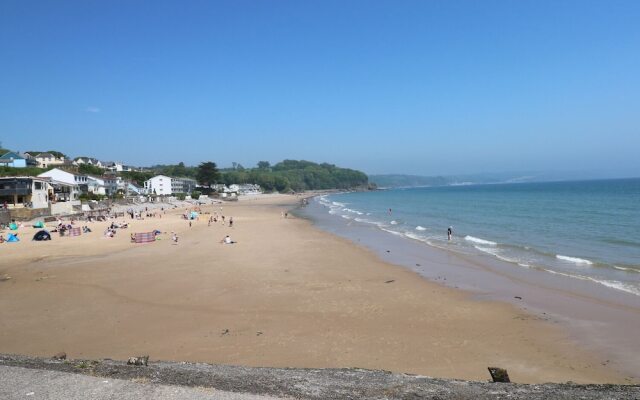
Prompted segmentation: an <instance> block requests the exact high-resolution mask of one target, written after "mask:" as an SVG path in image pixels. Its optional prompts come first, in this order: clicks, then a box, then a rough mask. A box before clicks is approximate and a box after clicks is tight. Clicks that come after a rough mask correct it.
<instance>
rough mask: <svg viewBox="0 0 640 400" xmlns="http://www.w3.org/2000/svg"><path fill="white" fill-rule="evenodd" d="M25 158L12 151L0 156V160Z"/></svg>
mask: <svg viewBox="0 0 640 400" xmlns="http://www.w3.org/2000/svg"><path fill="white" fill-rule="evenodd" d="M24 159H25V158H24V157H23V156H21V155H20V154H18V153H16V152H14V151H8V152H6V153H4V154H3V155H1V156H0V160H24Z"/></svg>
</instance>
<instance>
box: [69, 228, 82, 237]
mask: <svg viewBox="0 0 640 400" xmlns="http://www.w3.org/2000/svg"><path fill="white" fill-rule="evenodd" d="M80 235H82V228H71V229H69V236H80Z"/></svg>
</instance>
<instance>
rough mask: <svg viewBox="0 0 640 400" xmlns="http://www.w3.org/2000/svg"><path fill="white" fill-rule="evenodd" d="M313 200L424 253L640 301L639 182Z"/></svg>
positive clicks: (440, 189) (382, 192) (421, 190)
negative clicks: (534, 272) (502, 265)
mask: <svg viewBox="0 0 640 400" xmlns="http://www.w3.org/2000/svg"><path fill="white" fill-rule="evenodd" d="M316 201H317V202H319V204H321V205H322V206H323V207H324V208H325V209H326V211H327V212H329V213H331V214H334V215H337V216H340V217H342V218H343V219H344V220H345V221H349V223H362V224H372V225H374V226H376V227H377V228H379V229H380V230H382V231H385V232H387V233H388V234H390V235H396V236H402V237H404V238H406V239H407V240H414V241H418V242H420V243H422V244H424V245H427V246H434V247H439V248H443V249H447V250H449V251H454V252H459V253H464V254H481V255H484V256H488V257H495V258H497V259H500V260H502V261H504V262H507V263H510V264H511V265H513V267H514V268H535V269H538V270H542V271H545V272H547V273H549V274H559V275H563V276H567V277H570V278H573V279H581V280H586V281H592V282H595V283H597V284H599V285H603V286H605V287H608V288H610V290H617V291H623V292H627V293H631V294H634V295H637V296H640V179H618V180H599V181H581V182H551V183H520V184H499V185H468V186H447V187H428V188H411V189H392V190H380V191H373V192H355V193H341V194H334V195H327V196H322V197H319V198H317V199H316ZM448 227H451V228H452V230H453V238H452V240H451V241H448V240H447V228H448Z"/></svg>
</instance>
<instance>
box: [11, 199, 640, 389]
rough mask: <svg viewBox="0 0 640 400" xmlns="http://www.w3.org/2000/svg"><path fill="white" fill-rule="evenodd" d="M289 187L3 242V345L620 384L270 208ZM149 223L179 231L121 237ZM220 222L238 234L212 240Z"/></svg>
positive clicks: (524, 320)
mask: <svg viewBox="0 0 640 400" xmlns="http://www.w3.org/2000/svg"><path fill="white" fill-rule="evenodd" d="M300 199H301V197H300V196H295V197H293V196H286V195H283V196H271V197H269V198H259V197H258V198H252V199H247V200H246V201H240V202H236V203H233V204H231V203H230V204H223V205H222V207H224V213H225V214H227V215H228V216H233V217H234V222H235V224H234V227H233V228H232V229H229V228H228V227H226V226H225V227H222V226H221V225H220V224H218V225H216V226H211V227H208V226H207V222H206V220H205V219H201V220H200V221H197V222H194V226H193V227H192V228H190V227H188V225H187V223H186V221H184V220H181V219H180V217H179V214H180V213H181V212H183V211H184V210H182V209H176V210H171V211H170V212H168V213H167V214H166V215H163V217H162V218H157V219H147V220H144V221H132V222H131V225H132V226H131V227H130V228H129V229H131V230H129V231H126V232H125V233H124V234H123V235H121V234H120V233H118V235H116V238H114V239H113V240H110V239H104V238H101V237H100V234H99V233H98V234H97V235H91V234H90V235H86V236H83V237H79V238H57V237H56V238H55V239H54V240H53V241H51V242H47V243H41V242H27V241H25V242H21V243H18V244H13V245H14V247H6V250H7V251H4V252H3V253H5V254H3V255H4V256H5V258H4V259H5V260H7V261H8V263H9V264H8V265H7V266H2V267H0V276H3V275H11V280H8V281H4V282H0V302H2V303H3V304H4V305H5V307H3V308H2V309H0V320H2V321H3V322H4V328H3V329H1V330H0V353H20V354H27V355H37V356H51V355H52V354H55V353H57V352H59V351H65V352H67V353H68V354H69V356H70V357H73V358H114V359H125V358H127V357H129V356H131V355H132V353H136V354H137V353H147V354H150V355H151V357H152V358H153V359H164V360H176V361H195V362H213V363H223V364H234V365H247V366H271V367H307V368H309V367H311V368H328V367H334V368H343V367H344V368H346V367H359V368H369V369H385V370H391V371H395V372H404V373H416V374H421V375H428V376H436V377H442V378H446V377H449V378H457V379H469V380H486V379H487V378H488V376H487V372H486V367H487V366H489V365H495V366H501V367H504V368H507V369H508V370H509V374H510V375H511V377H512V380H513V381H515V382H528V383H541V382H564V381H568V380H571V381H574V382H580V383H589V382H610V383H631V382H632V380H630V379H629V378H628V377H626V376H620V374H619V371H617V370H616V369H615V368H612V367H611V366H610V365H601V361H604V360H600V359H599V358H597V357H595V356H593V355H592V354H591V353H590V352H589V351H585V350H584V349H580V348H579V347H578V346H575V344H574V343H573V342H572V340H571V339H570V338H569V337H567V335H566V334H565V333H564V332H563V331H562V330H561V329H558V327H556V326H553V325H552V324H550V323H548V322H545V321H540V320H539V319H537V318H535V316H532V315H531V314H529V313H528V312H523V311H522V310H518V309H517V308H515V307H513V306H512V305H509V304H506V303H501V302H497V301H489V300H485V299H482V301H478V299H474V298H472V297H471V296H470V295H469V294H468V293H465V292H463V291H460V290H457V289H451V288H447V287H444V286H441V285H438V284H437V283H433V282H429V281H428V280H426V279H424V278H423V277H421V276H419V275H418V274H417V273H416V272H414V271H410V270H408V269H406V268H405V267H402V266H397V265H393V264H391V263H389V262H386V261H384V260H381V259H380V258H379V257H378V255H376V254H375V253H374V252H372V251H370V250H367V249H365V248H364V247H363V246H358V245H357V244H356V245H354V244H353V243H352V242H351V241H349V240H347V239H344V238H341V237H338V236H335V235H332V234H330V233H326V232H324V231H322V230H321V229H318V228H317V227H316V226H314V225H313V224H311V223H310V222H309V221H305V220H302V219H298V218H289V219H285V218H282V217H281V216H280V212H281V211H284V210H288V209H291V208H294V207H296V206H297V205H298V204H299V201H300ZM208 207H209V208H206V210H207V211H213V208H210V207H211V206H208ZM217 207H218V205H216V209H217ZM205 216H207V214H205ZM93 224H95V225H92V227H93V226H96V227H98V226H101V223H93ZM102 224H104V223H102ZM152 228H158V229H159V230H161V231H163V232H169V231H176V232H177V233H178V235H179V236H180V242H179V244H178V245H173V244H171V241H170V240H169V238H168V237H167V236H166V234H163V235H165V236H162V237H161V239H162V240H160V241H157V242H155V243H151V244H144V245H135V244H133V245H132V244H131V243H128V239H129V238H128V234H129V233H130V232H133V231H135V230H139V231H140V230H142V229H147V230H150V229H152ZM97 230H99V229H94V232H96V233H97ZM229 232H230V233H231V235H232V237H233V238H234V240H237V241H238V243H237V244H236V245H233V246H226V245H220V244H219V243H218V240H219V239H220V238H221V237H222V236H223V235H224V234H228V233H229ZM21 245H24V246H23V247H19V246H21ZM3 246H7V245H3ZM21 249H22V250H21ZM3 250H5V248H3Z"/></svg>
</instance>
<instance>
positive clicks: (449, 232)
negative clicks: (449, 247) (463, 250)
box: [447, 227, 453, 241]
mask: <svg viewBox="0 0 640 400" xmlns="http://www.w3.org/2000/svg"><path fill="white" fill-rule="evenodd" d="M451 235H453V230H451V227H449V229H447V239H448V240H449V241H451Z"/></svg>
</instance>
